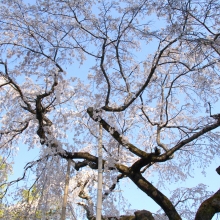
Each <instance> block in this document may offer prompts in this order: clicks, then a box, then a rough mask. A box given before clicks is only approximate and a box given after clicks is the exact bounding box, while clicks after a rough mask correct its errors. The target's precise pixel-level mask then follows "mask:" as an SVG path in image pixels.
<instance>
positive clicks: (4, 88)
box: [0, 0, 220, 220]
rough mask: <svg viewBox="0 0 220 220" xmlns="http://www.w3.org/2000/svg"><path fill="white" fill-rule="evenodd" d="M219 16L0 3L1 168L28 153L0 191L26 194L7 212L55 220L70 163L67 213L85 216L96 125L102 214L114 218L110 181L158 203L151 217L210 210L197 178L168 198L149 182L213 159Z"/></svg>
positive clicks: (162, 181) (152, 0)
mask: <svg viewBox="0 0 220 220" xmlns="http://www.w3.org/2000/svg"><path fill="white" fill-rule="evenodd" d="M219 12H220V2H219V1H218V0H203V1H197V0H180V1H179V0H163V1H162V0H135V1H134V0H121V1H114V0H99V1H96V0H87V1H84V0H80V1H78V0H75V1H71V0H59V1H58V0H36V1H32V2H30V3H27V1H22V0H13V1H11V0H1V1H0V33H1V38H0V52H1V53H0V54H1V57H0V66H1V67H0V95H1V99H0V114H1V115H0V121H1V125H0V151H1V155H2V157H3V158H7V160H6V161H7V163H8V164H10V163H12V162H13V157H14V156H15V152H16V148H17V147H18V146H22V147H23V146H28V148H29V149H34V148H36V149H38V151H39V155H38V159H37V160H35V161H32V160H30V162H29V163H27V165H26V166H25V168H24V175H23V177H21V178H19V179H16V180H14V181H10V182H7V181H6V180H4V181H3V182H2V184H7V188H6V190H5V191H4V195H3V196H4V197H7V196H9V195H8V192H9V191H10V187H13V185H14V184H15V183H18V182H22V181H23V183H25V184H26V188H21V191H20V192H19V191H17V190H16V191H15V192H14V194H13V195H14V196H18V195H19V193H20V196H22V192H25V193H27V192H30V193H31V194H30V195H31V197H33V196H32V193H33V192H34V193H35V194H36V195H37V197H36V198H35V199H34V198H32V199H31V200H32V203H28V205H26V206H25V205H21V209H19V210H20V211H19V213H20V212H22V213H23V214H22V215H24V216H26V217H28V219H35V218H36V214H37V215H40V216H51V218H52V219H60V215H61V208H60V207H62V199H60V198H62V195H63V190H64V184H65V176H66V173H65V172H66V167H67V161H68V160H71V161H72V166H71V173H70V183H69V195H68V205H67V206H68V207H67V217H68V218H69V219H77V218H81V219H84V218H88V219H93V218H94V216H95V205H94V204H95V199H96V188H97V169H98V156H97V155H98V153H97V149H98V125H99V124H101V125H102V127H103V140H102V148H103V202H104V205H103V210H102V214H103V216H106V217H115V218H116V217H117V218H119V216H120V213H121V211H122V210H119V209H118V201H117V195H118V194H117V192H116V190H115V189H116V188H117V185H118V183H119V181H120V180H121V179H129V180H131V181H132V182H133V183H134V184H135V185H136V186H137V187H138V188H139V189H141V190H142V191H143V193H145V194H147V195H148V196H149V197H150V198H151V199H152V200H154V201H155V202H156V203H157V204H158V205H159V206H160V207H161V210H160V211H159V212H158V213H153V217H152V218H154V219H166V218H169V219H171V220H177V219H196V220H198V219H202V218H201V217H200V216H201V215H203V214H201V213H203V212H204V209H205V210H206V212H207V213H208V212H210V214H209V217H206V218H205V219H210V217H212V216H214V214H215V213H217V212H219V211H220V205H219V201H220V199H219V192H216V193H215V194H210V193H208V192H206V190H205V186H204V185H199V186H198V187H196V188H194V189H191V190H190V189H185V190H184V189H183V188H181V189H179V190H177V191H175V192H174V196H173V197H172V198H167V197H166V196H165V195H164V194H163V188H162V187H160V186H164V185H169V184H170V183H172V182H173V181H182V183H184V181H185V180H186V179H187V178H188V176H189V175H191V174H192V171H193V169H194V168H195V167H197V166H199V167H202V169H203V170H204V171H205V169H206V167H208V166H209V164H210V163H211V162H212V160H213V158H215V157H219V154H220V149H219V146H220V134H219V129H218V127H219V126H220V112H219V109H218V108H217V107H216V106H217V105H218V104H219V95H220V88H219V83H220V72H219V68H220V58H219V55H220V16H219ZM29 171H31V173H32V178H33V176H34V180H33V179H32V180H31V181H30V180H29V179H28V172H29ZM152 174H158V176H159V178H158V184H155V185H154V184H153V183H151V182H150V181H148V178H149V177H150V176H151V175H152ZM24 189H25V190H28V191H23V190H24ZM11 193H12V192H10V194H11ZM197 194H198V195H197ZM28 198H29V196H28ZM213 198H214V200H213ZM189 199H190V200H191V202H190V205H189V206H187V205H186V201H187V200H189ZM204 200H205V203H202V201H204ZM33 201H34V202H33ZM110 201H111V202H110ZM112 201H114V202H112ZM213 201H215V202H213ZM20 204H21V203H20V202H18V203H17V204H12V205H11V206H10V207H8V206H5V208H4V209H5V210H4V215H5V219H7V215H10V213H12V210H13V208H15V209H16V207H17V206H19V205H20ZM200 204H202V205H201V206H200ZM199 206H200V208H199ZM19 207H20V206H19ZM121 208H123V207H121ZM124 208H125V209H126V207H124ZM198 208H199V209H198ZM146 209H147V210H148V211H149V212H150V211H151V210H150V207H146ZM197 209H198V212H197V214H196V211H197ZM39 213H40V214H39ZM48 213H49V214H48ZM79 216H81V217H79ZM85 216H86V217H85ZM195 216H196V217H195ZM207 216H208V215H207ZM203 217H204V215H203ZM48 218H49V217H48Z"/></svg>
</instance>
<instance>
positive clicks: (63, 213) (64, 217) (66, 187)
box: [61, 159, 71, 220]
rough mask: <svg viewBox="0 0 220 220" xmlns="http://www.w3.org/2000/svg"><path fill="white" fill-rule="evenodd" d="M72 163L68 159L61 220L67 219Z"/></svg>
mask: <svg viewBox="0 0 220 220" xmlns="http://www.w3.org/2000/svg"><path fill="white" fill-rule="evenodd" d="M70 163H71V160H70V159H68V164H67V171H66V180H65V189H64V196H63V206H62V214H61V220H65V219H66V206H67V197H68V188H69V181H70Z"/></svg>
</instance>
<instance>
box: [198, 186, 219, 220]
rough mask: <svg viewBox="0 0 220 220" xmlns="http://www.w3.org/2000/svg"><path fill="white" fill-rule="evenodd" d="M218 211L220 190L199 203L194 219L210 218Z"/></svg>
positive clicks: (203, 219)
mask: <svg viewBox="0 0 220 220" xmlns="http://www.w3.org/2000/svg"><path fill="white" fill-rule="evenodd" d="M218 212H220V190H218V191H217V192H216V193H215V194H214V195H213V196H211V197H210V198H208V199H207V200H205V201H204V202H203V203H202V204H201V205H200V207H199V209H198V211H197V213H196V217H195V220H211V219H212V217H213V216H214V215H215V214H216V213H218Z"/></svg>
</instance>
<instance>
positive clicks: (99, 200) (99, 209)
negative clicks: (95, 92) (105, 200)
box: [96, 123, 102, 220]
mask: <svg viewBox="0 0 220 220" xmlns="http://www.w3.org/2000/svg"><path fill="white" fill-rule="evenodd" d="M101 218H102V124H101V123H99V144H98V191H97V205H96V220H101Z"/></svg>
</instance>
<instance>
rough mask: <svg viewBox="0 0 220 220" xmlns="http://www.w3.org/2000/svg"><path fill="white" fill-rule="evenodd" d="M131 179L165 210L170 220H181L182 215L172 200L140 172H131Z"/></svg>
mask: <svg viewBox="0 0 220 220" xmlns="http://www.w3.org/2000/svg"><path fill="white" fill-rule="evenodd" d="M129 178H130V179H131V180H132V181H133V182H134V183H135V184H136V185H137V186H138V188H139V189H141V190H142V191H143V192H145V193H146V194H147V195H148V196H149V197H151V198H152V199H153V200H154V201H155V202H156V203H157V204H158V205H159V206H160V207H161V208H162V209H163V210H164V212H165V213H166V215H167V217H168V218H169V219H172V220H181V217H180V215H179V214H178V212H177V211H176V209H175V207H174V206H173V204H172V203H171V202H170V200H169V199H168V198H167V197H166V196H165V195H163V194H162V193H161V192H160V191H159V190H158V189H157V188H155V187H154V186H153V185H152V184H151V183H149V182H148V181H147V180H146V179H145V178H144V177H143V176H142V175H141V173H140V172H137V173H136V172H131V174H130V175H129Z"/></svg>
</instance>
